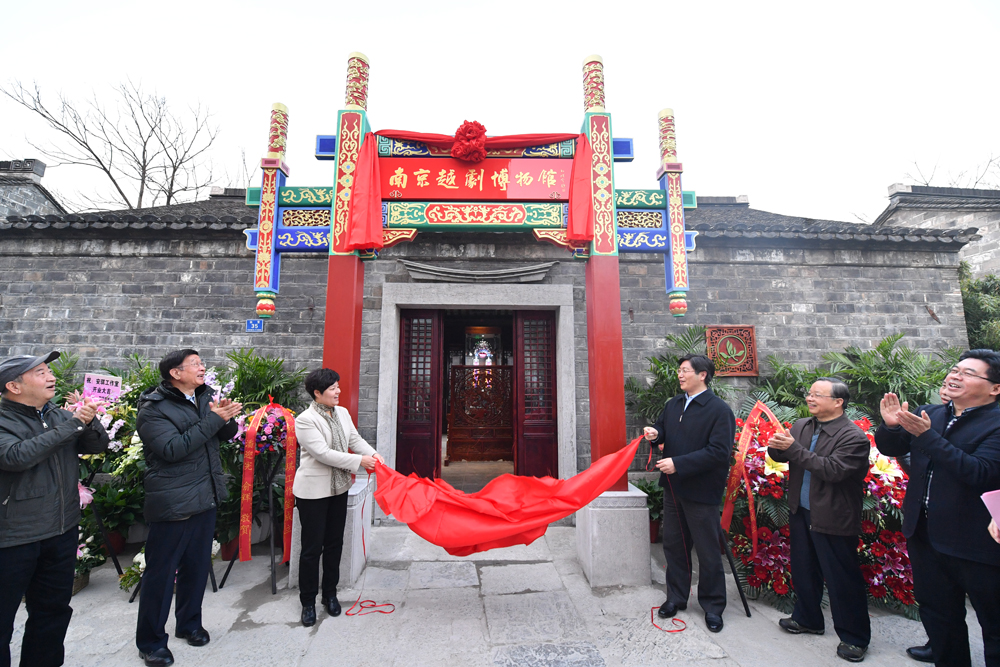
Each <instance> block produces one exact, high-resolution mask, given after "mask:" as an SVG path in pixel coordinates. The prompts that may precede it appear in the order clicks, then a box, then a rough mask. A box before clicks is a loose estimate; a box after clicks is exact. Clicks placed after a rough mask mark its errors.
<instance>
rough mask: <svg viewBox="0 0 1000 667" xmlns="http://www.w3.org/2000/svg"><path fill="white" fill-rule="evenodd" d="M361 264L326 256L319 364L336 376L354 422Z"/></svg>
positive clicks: (358, 374) (358, 373)
mask: <svg viewBox="0 0 1000 667" xmlns="http://www.w3.org/2000/svg"><path fill="white" fill-rule="evenodd" d="M364 291H365V267H364V264H362V263H361V260H360V259H359V258H358V257H357V256H356V255H353V254H352V255H330V261H329V263H328V272H327V280H326V317H325V324H324V329H323V367H324V368H330V369H333V370H335V371H337V373H338V374H339V375H340V387H341V394H340V404H341V405H342V406H344V407H345V408H347V411H348V412H350V413H351V418H352V419H354V423H355V424H357V423H358V395H359V391H358V381H359V378H360V377H361V311H362V302H363V296H364Z"/></svg>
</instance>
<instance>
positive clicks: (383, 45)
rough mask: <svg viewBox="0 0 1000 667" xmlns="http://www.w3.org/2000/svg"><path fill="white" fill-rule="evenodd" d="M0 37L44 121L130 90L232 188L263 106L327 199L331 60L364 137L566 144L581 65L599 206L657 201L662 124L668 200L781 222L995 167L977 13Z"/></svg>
mask: <svg viewBox="0 0 1000 667" xmlns="http://www.w3.org/2000/svg"><path fill="white" fill-rule="evenodd" d="M0 24H2V25H3V28H4V29H3V32H4V54H5V55H4V58H3V65H2V67H0V82H2V83H7V82H9V81H12V80H13V79H15V78H16V79H20V80H21V81H22V82H25V83H28V84H30V83H31V82H33V81H34V82H37V83H38V84H39V85H40V86H41V88H42V91H43V94H45V95H46V96H48V97H49V98H50V99H51V100H52V101H53V102H54V101H55V98H56V96H57V94H58V93H60V92H62V93H64V94H66V95H67V96H69V97H71V98H84V97H87V96H89V95H91V94H92V93H93V94H96V95H97V96H98V97H104V98H110V97H111V88H112V87H113V86H115V85H116V84H119V83H121V82H123V81H125V80H126V79H128V78H131V79H132V80H133V81H136V82H140V83H141V84H142V85H143V86H144V87H145V88H147V89H149V90H154V89H155V90H156V91H157V92H158V93H159V94H161V95H164V96H166V98H167V99H168V101H169V102H170V103H171V105H172V106H173V107H175V108H178V109H183V108H184V107H186V106H189V105H195V104H198V103H201V104H202V105H207V106H208V107H209V108H210V109H211V111H212V113H213V116H214V119H215V121H216V122H217V123H218V125H220V126H221V129H222V134H221V136H220V139H219V142H218V143H217V145H216V148H215V150H214V154H213V157H214V161H215V162H216V164H217V165H219V166H220V167H227V168H228V169H229V171H230V172H231V173H232V174H234V175H235V174H236V172H237V170H238V164H239V161H240V158H239V156H240V151H241V149H245V150H246V152H247V155H248V157H249V158H250V159H251V161H253V162H257V161H259V159H260V158H261V157H262V156H263V153H264V150H265V147H266V141H267V124H268V118H269V112H270V107H271V103H272V102H282V103H284V104H285V105H286V106H288V108H289V115H290V123H289V150H288V155H287V161H288V163H289V164H290V166H291V171H292V174H291V179H290V180H289V184H290V185H329V184H331V182H332V180H333V176H332V164H333V163H332V162H319V161H317V160H316V159H315V158H314V157H313V150H314V143H315V141H314V138H315V135H317V134H333V133H334V132H335V127H334V125H335V121H336V111H337V110H338V109H339V108H341V106H342V105H343V102H344V80H345V74H346V66H347V55H348V53H350V52H351V51H361V52H363V53H365V54H366V55H367V56H368V57H369V59H370V61H371V79H370V82H369V104H368V111H369V120H370V122H371V125H372V127H373V128H374V129H376V130H378V129H383V128H392V129H405V130H414V131H422V132H440V133H445V134H453V133H454V131H455V128H456V127H457V126H458V125H459V124H461V122H462V121H463V120H466V119H468V120H478V121H480V122H481V123H483V124H484V125H485V126H486V128H487V131H488V133H489V134H491V135H498V134H515V133H522V132H577V131H579V129H580V125H581V122H582V117H583V94H582V84H581V77H582V74H581V65H582V61H583V59H584V57H586V56H588V55H590V54H599V55H601V56H602V57H603V59H604V63H605V80H606V99H607V108H608V110H609V111H610V112H611V115H612V123H613V131H614V134H615V136H618V137H631V138H633V139H634V140H635V153H636V159H635V161H634V162H632V163H627V164H626V163H618V164H616V167H615V185H616V186H617V187H619V188H654V187H656V181H655V171H656V167H657V162H658V149H657V137H656V118H657V111H658V110H659V109H661V108H663V107H672V108H673V109H674V110H675V114H676V122H677V145H678V156H679V159H680V160H681V161H682V162H683V163H684V177H683V178H684V189H685V190H694V191H696V192H697V193H698V194H699V195H713V196H718V195H741V194H743V195H748V196H749V198H750V205H751V206H752V207H753V208H758V209H763V210H768V211H773V212H776V213H783V214H788V215H801V216H807V217H813V218H822V219H834V220H845V221H856V220H857V219H858V217H861V218H863V219H866V220H872V219H874V218H875V217H876V216H877V215H878V213H879V212H880V211H881V210H882V209H883V208H884V207H885V205H886V202H887V200H886V194H887V187H888V186H889V185H890V184H891V183H896V182H904V181H907V182H912V181H910V179H907V177H906V175H907V173H911V174H915V170H914V163H916V164H918V165H919V166H920V167H921V169H923V170H924V171H925V172H929V171H930V170H932V169H934V167H935V166H936V167H937V179H936V180H937V181H938V182H939V183H940V184H941V185H947V184H948V180H949V174H951V175H956V174H958V173H959V172H961V171H962V170H966V169H971V168H974V167H975V166H976V165H977V164H981V163H984V162H985V161H986V160H987V159H989V157H990V156H991V154H992V155H997V154H1000V122H998V116H1000V113H998V112H1000V86H998V85H997V83H996V82H997V77H998V74H1000V71H998V70H1000V68H998V66H997V36H998V35H1000V2H996V1H995V0H989V1H981V2H980V1H972V0H969V1H962V0H953V1H951V2H948V3H942V2H934V3H931V2H918V1H914V0H907V1H905V2H878V1H875V0H868V1H866V2H838V3H822V4H821V3H810V2H801V1H799V2H791V3H764V2H745V1H744V2H735V3H728V2H705V1H701V2H695V1H690V2H685V3H677V2H669V1H666V0H664V1H660V2H635V1H631V0H617V1H614V2H590V1H586V2H581V1H579V0H574V1H572V2H570V1H568V0H566V1H563V2H547V1H546V0H533V1H530V2H520V1H511V2H506V3H500V2H488V3H486V2H461V3H460V2H440V1H439V2H435V1H433V0H424V1H419V0H412V1H410V2H403V1H398V0H374V1H369V2H351V3H347V2H339V1H333V2H294V1H292V0H284V1H282V2H257V1H253V0H242V1H240V2H216V1H213V0H202V1H200V2H190V1H188V0H173V1H171V2H168V3H145V2H135V1H134V0H133V1H130V2H102V1H100V0H97V1H95V2H88V3H82V2H79V1H73V2H47V1H45V0H34V1H33V2H24V1H23V0H0ZM0 121H2V122H0V155H2V156H3V157H4V158H5V159H10V158H21V157H23V158H27V157H34V156H35V151H34V150H33V149H32V148H30V147H29V146H28V145H27V144H26V142H25V139H26V137H29V138H31V139H32V140H34V141H35V142H36V143H38V142H42V143H44V142H46V141H49V140H51V139H53V138H54V137H53V136H52V135H51V134H49V133H48V130H46V128H45V126H44V125H43V124H42V123H40V122H39V121H37V120H35V119H33V118H32V117H31V116H30V114H29V112H27V111H25V110H23V109H21V108H19V107H17V106H16V105H14V104H13V103H11V102H10V101H8V100H6V99H3V100H0ZM218 171H221V168H220V169H219V170H218ZM93 178H94V177H93V175H91V174H88V173H87V172H86V171H85V170H81V169H80V168H77V167H62V168H58V169H51V170H49V171H48V172H47V173H46V175H45V178H44V181H43V183H44V184H45V185H47V186H50V187H51V188H53V189H55V190H56V191H57V192H60V193H66V194H67V195H69V194H71V193H72V192H73V191H75V190H79V189H84V188H86V187H88V184H90V183H95V181H94V180H93ZM255 179H259V172H258V174H257V175H256V176H255ZM218 184H219V185H241V184H239V183H224V182H222V181H221V179H220V182H219V183H218ZM254 185H259V183H254ZM856 216H858V217H856Z"/></svg>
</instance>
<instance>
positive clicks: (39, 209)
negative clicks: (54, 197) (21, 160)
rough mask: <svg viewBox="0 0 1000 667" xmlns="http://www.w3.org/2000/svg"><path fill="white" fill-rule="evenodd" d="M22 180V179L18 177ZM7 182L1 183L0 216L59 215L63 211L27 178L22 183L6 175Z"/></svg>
mask: <svg viewBox="0 0 1000 667" xmlns="http://www.w3.org/2000/svg"><path fill="white" fill-rule="evenodd" d="M17 180H21V179H17ZM4 181H7V182H5V183H0V218H3V217H6V216H8V215H22V216H26V215H58V214H60V213H62V211H61V210H60V209H59V207H57V206H56V205H55V204H53V203H52V201H51V200H50V199H49V198H48V196H46V194H45V193H44V192H42V190H41V188H38V187H36V186H35V184H34V183H32V182H31V181H30V180H28V179H27V178H25V179H23V182H21V183H15V182H14V181H15V179H14V178H12V177H6V178H5V179H4Z"/></svg>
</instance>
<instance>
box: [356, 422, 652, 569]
mask: <svg viewBox="0 0 1000 667" xmlns="http://www.w3.org/2000/svg"><path fill="white" fill-rule="evenodd" d="M641 439H642V438H641V437H640V438H636V439H635V440H633V441H632V442H631V443H630V444H629V445H628V446H627V447H625V448H623V449H621V450H620V451H618V452H615V453H614V454H609V455H608V456H605V457H602V458H601V459H600V460H598V461H597V462H596V463H594V464H593V465H591V466H590V468H588V469H587V470H584V471H583V472H581V473H580V474H578V475H576V476H575V477H571V478H570V479H553V478H552V477H519V476H516V475H501V476H500V477H497V478H496V479H494V480H493V481H491V482H490V483H489V484H487V485H486V487H485V488H484V489H483V490H482V491H479V492H477V493H470V494H465V493H462V492H461V491H458V490H456V489H454V488H453V487H452V486H451V485H450V484H448V483H447V482H445V481H443V480H440V479H438V480H430V479H426V478H423V477H418V476H417V475H416V474H411V475H409V476H408V477H404V476H403V475H401V474H399V473H398V472H396V471H395V470H392V469H391V468H389V467H387V466H385V465H382V464H378V465H376V466H375V475H376V477H377V478H378V490H377V491H375V500H376V501H378V504H379V506H380V507H381V508H382V510H383V511H384V512H385V513H386V514H391V515H393V516H394V517H396V519H398V520H399V521H402V522H403V523H406V524H408V525H409V527H410V530H412V531H413V532H414V533H416V534H417V535H419V536H420V537H422V538H424V539H425V540H427V541H428V542H430V543H432V544H436V545H438V546H440V547H444V549H445V550H447V551H448V553H449V554H451V555H452V556H468V555H470V554H474V553H477V552H480V551H488V550H490V549H498V548H501V547H510V546H514V545H516V544H531V543H532V542H534V541H535V540H537V539H538V538H539V537H541V536H542V535H544V534H545V530H546V529H547V528H548V526H549V524H550V523H552V522H553V521H558V520H559V519H562V518H563V517H567V516H569V515H570V514H572V513H573V512H576V511H577V510H579V509H580V508H582V507H584V506H585V505H587V504H588V503H590V502H591V501H592V500H594V498H596V497H597V496H599V495H601V493H603V492H604V491H605V490H607V489H608V487H610V486H611V485H612V484H614V482H615V481H616V480H618V479H620V478H621V476H622V475H624V474H625V473H626V472H627V471H628V468H629V465H631V463H632V460H633V459H634V458H635V453H636V451H637V450H638V448H639V442H640V440H641Z"/></svg>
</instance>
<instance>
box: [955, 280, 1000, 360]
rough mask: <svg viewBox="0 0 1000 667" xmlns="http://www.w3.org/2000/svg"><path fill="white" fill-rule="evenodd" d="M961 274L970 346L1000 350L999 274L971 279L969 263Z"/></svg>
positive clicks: (963, 303)
mask: <svg viewBox="0 0 1000 667" xmlns="http://www.w3.org/2000/svg"><path fill="white" fill-rule="evenodd" d="M964 269H965V270H964V271H962V272H960V275H961V277H962V281H961V284H962V305H963V306H964V307H965V326H966V328H967V329H968V332H969V347H971V348H982V347H985V348H989V349H991V350H1000V277H998V276H995V275H992V274H990V275H988V276H984V277H982V278H980V279H979V280H972V278H971V277H970V276H969V274H968V267H967V266H966V267H964Z"/></svg>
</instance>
